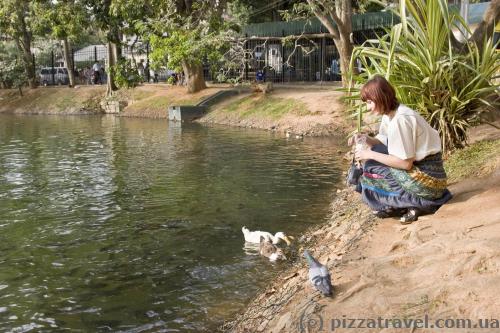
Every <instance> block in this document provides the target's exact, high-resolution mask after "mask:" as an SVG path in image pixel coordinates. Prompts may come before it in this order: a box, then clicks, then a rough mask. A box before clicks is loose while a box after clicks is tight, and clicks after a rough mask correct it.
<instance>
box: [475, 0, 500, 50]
mask: <svg viewBox="0 0 500 333" xmlns="http://www.w3.org/2000/svg"><path fill="white" fill-rule="evenodd" d="M499 20H500V0H492V1H491V3H490V5H489V6H488V9H486V11H485V12H484V16H483V20H482V21H481V23H479V26H478V27H477V28H476V30H474V33H473V34H472V36H471V37H470V39H469V41H472V42H474V43H476V45H477V46H478V48H479V49H480V50H482V48H483V41H484V36H493V31H494V29H495V24H497V23H498V22H499Z"/></svg>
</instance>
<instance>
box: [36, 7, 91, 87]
mask: <svg viewBox="0 0 500 333" xmlns="http://www.w3.org/2000/svg"><path fill="white" fill-rule="evenodd" d="M35 12H36V16H37V24H38V26H39V27H38V29H37V30H38V31H40V32H43V33H44V35H45V36H50V37H52V38H55V39H57V40H60V41H61V43H62V45H63V54H64V61H65V63H66V66H67V68H68V76H69V86H70V87H73V86H74V85H75V75H74V72H73V57H72V54H71V50H72V47H71V43H72V41H74V40H76V39H77V38H78V37H79V36H81V35H82V33H83V32H84V31H85V29H86V27H87V26H88V25H89V21H90V19H89V13H88V11H87V10H86V8H85V7H84V5H83V3H82V2H80V1H79V0H66V1H57V2H53V1H44V2H41V1H40V2H39V5H38V6H37V7H36V10H35Z"/></svg>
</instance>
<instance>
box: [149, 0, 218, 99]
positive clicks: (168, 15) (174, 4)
mask: <svg viewBox="0 0 500 333" xmlns="http://www.w3.org/2000/svg"><path fill="white" fill-rule="evenodd" d="M155 8H156V9H157V14H156V16H155V18H154V19H153V20H151V21H150V22H149V24H148V25H147V28H146V29H143V31H151V32H152V33H151V34H149V36H146V37H147V38H149V40H150V41H151V46H152V49H153V53H152V58H153V61H154V62H155V63H156V65H167V66H168V67H169V68H179V69H180V68H182V71H183V73H184V78H185V81H186V85H187V89H188V92H189V93H194V92H197V91H199V90H202V89H204V88H205V87H206V84H205V79H204V77H203V63H204V61H207V60H208V61H210V60H215V59H216V58H217V57H218V56H220V55H219V54H218V50H219V49H220V47H221V44H223V43H224V41H223V39H222V38H221V37H220V35H219V33H220V32H221V31H222V30H224V29H227V26H225V25H224V20H223V13H224V11H225V9H226V2H225V1H219V0H198V1H190V0H185V1H183V0H167V1H158V2H157V5H156V7H155ZM146 35H148V34H146Z"/></svg>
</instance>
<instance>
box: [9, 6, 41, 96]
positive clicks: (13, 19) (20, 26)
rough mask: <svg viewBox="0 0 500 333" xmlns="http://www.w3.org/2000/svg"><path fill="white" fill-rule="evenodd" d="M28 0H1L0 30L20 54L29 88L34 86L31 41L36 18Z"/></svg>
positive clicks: (34, 77)
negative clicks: (10, 39) (11, 41)
mask: <svg viewBox="0 0 500 333" xmlns="http://www.w3.org/2000/svg"><path fill="white" fill-rule="evenodd" d="M35 6H36V3H35V2H33V1H29V0H1V6H0V31H1V33H2V34H5V35H6V36H8V37H10V38H12V40H14V42H15V43H16V46H17V48H18V50H19V53H20V54H21V55H22V63H23V67H24V71H25V73H26V76H27V78H28V84H29V86H30V88H35V87H36V76H35V66H34V65H33V55H32V53H31V47H32V42H33V26H32V24H33V21H35V20H36V18H35V16H34V15H33V13H34V7H35Z"/></svg>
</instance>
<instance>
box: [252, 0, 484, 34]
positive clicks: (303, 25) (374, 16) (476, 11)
mask: <svg viewBox="0 0 500 333" xmlns="http://www.w3.org/2000/svg"><path fill="white" fill-rule="evenodd" d="M489 5H490V2H481V3H476V4H470V5H469V11H468V17H467V21H468V22H469V24H476V23H479V22H481V20H482V18H483V14H484V12H485V11H486V9H487V8H488V6H489ZM450 9H451V10H457V11H459V10H460V7H459V6H456V5H451V6H450ZM399 22H400V20H399V17H398V16H397V15H395V14H393V13H392V12H391V11H384V12H373V13H365V14H356V15H353V17H352V30H353V31H363V30H373V29H380V28H386V27H391V26H393V25H394V24H398V23H399ZM302 32H304V33H306V34H321V33H327V32H328V31H327V29H326V28H325V27H324V26H323V25H322V24H321V22H320V21H319V20H318V19H316V18H314V19H311V20H310V21H308V20H300V21H292V22H266V23H256V24H249V25H247V26H245V27H244V28H243V31H242V33H243V35H245V36H246V37H285V36H290V35H300V34H302Z"/></svg>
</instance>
